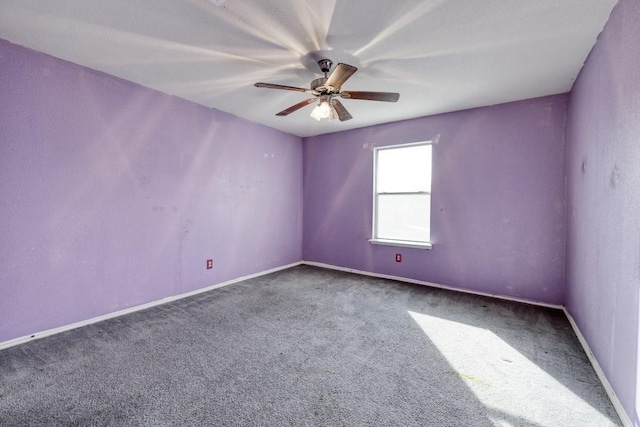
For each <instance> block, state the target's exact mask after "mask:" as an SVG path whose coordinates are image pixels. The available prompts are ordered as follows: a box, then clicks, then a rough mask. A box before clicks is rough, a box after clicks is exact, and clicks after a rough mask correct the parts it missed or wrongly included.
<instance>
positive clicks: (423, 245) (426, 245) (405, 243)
mask: <svg viewBox="0 0 640 427" xmlns="http://www.w3.org/2000/svg"><path fill="white" fill-rule="evenodd" d="M369 243H371V244H372V245H384V246H398V247H402V248H416V249H431V248H432V247H433V245H432V244H431V243H430V242H412V241H409V240H385V239H369Z"/></svg>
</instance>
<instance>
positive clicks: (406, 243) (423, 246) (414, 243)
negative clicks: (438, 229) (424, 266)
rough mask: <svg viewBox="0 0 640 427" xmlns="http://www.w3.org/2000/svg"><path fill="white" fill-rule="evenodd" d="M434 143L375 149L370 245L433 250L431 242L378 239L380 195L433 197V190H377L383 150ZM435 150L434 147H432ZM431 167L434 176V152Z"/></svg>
mask: <svg viewBox="0 0 640 427" xmlns="http://www.w3.org/2000/svg"><path fill="white" fill-rule="evenodd" d="M433 144H434V141H419V142H411V143H408V144H397V145H387V146H384V147H374V149H373V221H372V230H371V236H372V237H371V239H369V243H372V244H374V245H386V246H399V247H409V248H417V249H431V248H432V247H433V244H432V243H431V242H430V241H415V240H395V239H381V238H378V237H377V229H378V196H379V195H380V194H407V195H409V194H416V195H421V194H428V195H429V196H431V188H430V189H429V191H406V192H394V193H379V192H378V190H377V184H378V153H379V152H380V151H383V150H393V149H400V148H407V147H415V146H419V145H433ZM432 150H433V147H432ZM431 163H432V164H431V165H430V168H431V170H430V173H431V175H432V176H433V151H432V160H431ZM429 209H431V203H429ZM429 235H431V219H429Z"/></svg>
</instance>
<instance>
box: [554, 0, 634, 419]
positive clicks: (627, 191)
mask: <svg viewBox="0 0 640 427" xmlns="http://www.w3.org/2000/svg"><path fill="white" fill-rule="evenodd" d="M639 52H640V3H639V2H638V1H636V0H621V1H620V2H619V3H618V5H617V6H616V8H615V9H614V11H613V13H612V15H611V18H610V20H609V22H608V23H607V25H606V27H605V29H604V31H603V33H602V34H601V36H600V38H599V41H598V43H597V44H596V46H595V47H594V49H593V51H592V52H591V54H590V56H589V58H588V60H587V62H586V64H585V66H584V68H583V69H582V71H581V72H580V75H579V77H578V79H577V81H576V83H575V84H574V87H573V91H572V93H571V99H570V104H569V115H568V156H567V160H568V162H567V177H568V210H567V212H568V218H567V230H568V233H567V236H568V237H567V255H568V256H567V298H566V306H567V309H568V310H569V312H570V313H571V315H572V316H573V317H574V319H575V321H576V323H577V324H578V327H579V328H580V330H581V332H582V333H583V335H584V336H585V338H586V340H587V341H588V342H589V346H590V347H591V349H592V350H593V353H594V355H595V357H596V359H597V360H598V362H599V364H600V366H601V367H602V369H603V370H604V372H605V374H606V376H607V378H608V380H609V382H610V383H611V385H612V387H613V389H614V390H615V392H616V394H617V396H618V398H619V399H620V401H621V403H622V405H623V406H624V408H625V411H626V412H627V414H628V415H629V416H630V418H632V420H633V421H634V423H635V425H636V426H640V416H639V415H638V407H637V405H638V403H636V404H634V396H636V393H638V390H637V388H638V387H639V384H638V380H637V379H636V378H637V369H638V367H637V364H638V352H637V345H638V307H639V305H638V288H639V287H640V84H639V83H640V80H639V79H638V76H639V74H638V69H640V56H638V53H639ZM638 397H640V394H639V395H637V397H636V402H637V400H638Z"/></svg>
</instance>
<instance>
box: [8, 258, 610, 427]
mask: <svg viewBox="0 0 640 427" xmlns="http://www.w3.org/2000/svg"><path fill="white" fill-rule="evenodd" d="M0 425H2V426H25V425H28V426H39V425H47V426H49V425H61V426H85V425H86V426H107V425H108V426H112V425H116V426H165V425H167V426H185V425H186V426H214V425H215V426H233V425H239V426H456V427H457V426H606V425H620V421H619V419H618V418H617V416H616V414H615V411H614V408H613V406H612V405H611V402H610V401H609V399H608V397H607V395H606V393H605V391H604V389H603V387H602V385H601V384H600V383H599V381H598V378H597V377H596V374H595V372H594V371H593V368H592V367H591V365H590V364H589V362H588V360H587V357H586V355H585V354H584V352H583V350H582V348H581V347H580V344H579V342H578V340H577V338H576V337H575V335H574V334H573V331H572V330H571V327H570V325H569V323H568V321H567V319H566V317H565V316H564V314H563V313H562V312H561V311H558V310H551V309H545V308H540V307H535V306H531V305H525V304H517V303H512V302H506V301H500V300H493V299H489V298H483V297H477V296H472V295H467V294H462V293H457V292H450V291H444V290H438V289H432V288H428V287H423V286H418V285H411V284H407V283H400V282H395V281H391V280H384V279H375V278H369V277H362V276H358V275H354V274H348V273H342V272H337V271H331V270H325V269H320V268H315V267H309V266H299V267H295V268H291V269H288V270H284V271H280V272H277V273H273V274H270V275H266V276H262V277H259V278H256V279H252V280H248V281H245V282H242V283H238V284H234V285H231V286H228V287H224V288H220V289H217V290H213V291H210V292H207V293H204V294H200V295H197V296H194V297H190V298H187V299H183V300H180V301H176V302H172V303H169V304H165V305H162V306H158V307H155V308H151V309H148V310H145V311H141V312H137V313H133V314H130V315H127V316H122V317H119V318H117V319H112V320H108V321H104V322H101V323H97V324H94V325H90V326H86V327H83V328H79V329H75V330H73V331H69V332H66V333H62V334H58V335H55V336H51V337H48V338H43V339H40V340H36V341H32V342H30V343H27V344H24V345H20V346H16V347H12V348H9V349H6V350H3V351H0Z"/></svg>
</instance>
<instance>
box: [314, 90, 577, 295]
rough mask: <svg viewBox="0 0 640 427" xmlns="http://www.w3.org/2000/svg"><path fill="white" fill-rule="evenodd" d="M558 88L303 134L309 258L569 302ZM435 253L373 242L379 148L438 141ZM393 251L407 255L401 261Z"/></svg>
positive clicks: (562, 104)
mask: <svg viewBox="0 0 640 427" xmlns="http://www.w3.org/2000/svg"><path fill="white" fill-rule="evenodd" d="M567 99H568V98H567V96H566V95H558V96H552V97H545V98H539V99H534V100H529V101H522V102H515V103H509V104H504V105H498V106H493V107H487V108H478V109H474V110H468V111H461V112H455V113H450V114H443V115H439V116H433V117H426V118H420V119H414V120H409V121H404V122H398V123H391V124H386V125H380V126H375V127H370V128H365V129H358V130H353V131H348V132H342V133H338V134H328V135H322V136H318V137H312V138H306V139H305V140H304V195H305V196H304V245H303V246H304V255H303V256H304V259H305V260H306V261H315V262H320V263H326V264H331V265H335V266H340V267H347V268H353V269H358V270H364V271H369V272H374V273H381V274H390V275H394V276H400V277H405V278H411V279H417V280H423V281H430V282H435V283H438V284H443V285H449V286H453V287H457V288H462V289H469V290H473V291H480V292H487V293H491V294H497V295H503V296H511V297H519V298H525V299H529V300H535V301H543V302H547V303H553V304H562V303H563V300H564V267H565V265H564V257H565V241H564V239H565V214H564V201H565V184H564V173H565V125H564V122H565V117H566V115H565V114H566V105H567ZM438 134H439V135H440V140H439V142H438V144H437V145H436V146H435V148H434V170H433V202H432V240H433V242H434V247H433V250H431V251H428V250H420V249H407V248H396V247H388V246H378V245H371V244H369V243H368V241H367V239H368V238H370V237H371V222H372V219H371V209H372V174H373V157H372V156H373V153H372V148H373V147H375V146H385V145H393V144H400V143H408V142H414V141H421V140H426V139H431V138H434V137H435V136H436V135H438ZM395 253H402V254H403V260H402V263H396V262H395V259H394V254H395Z"/></svg>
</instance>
